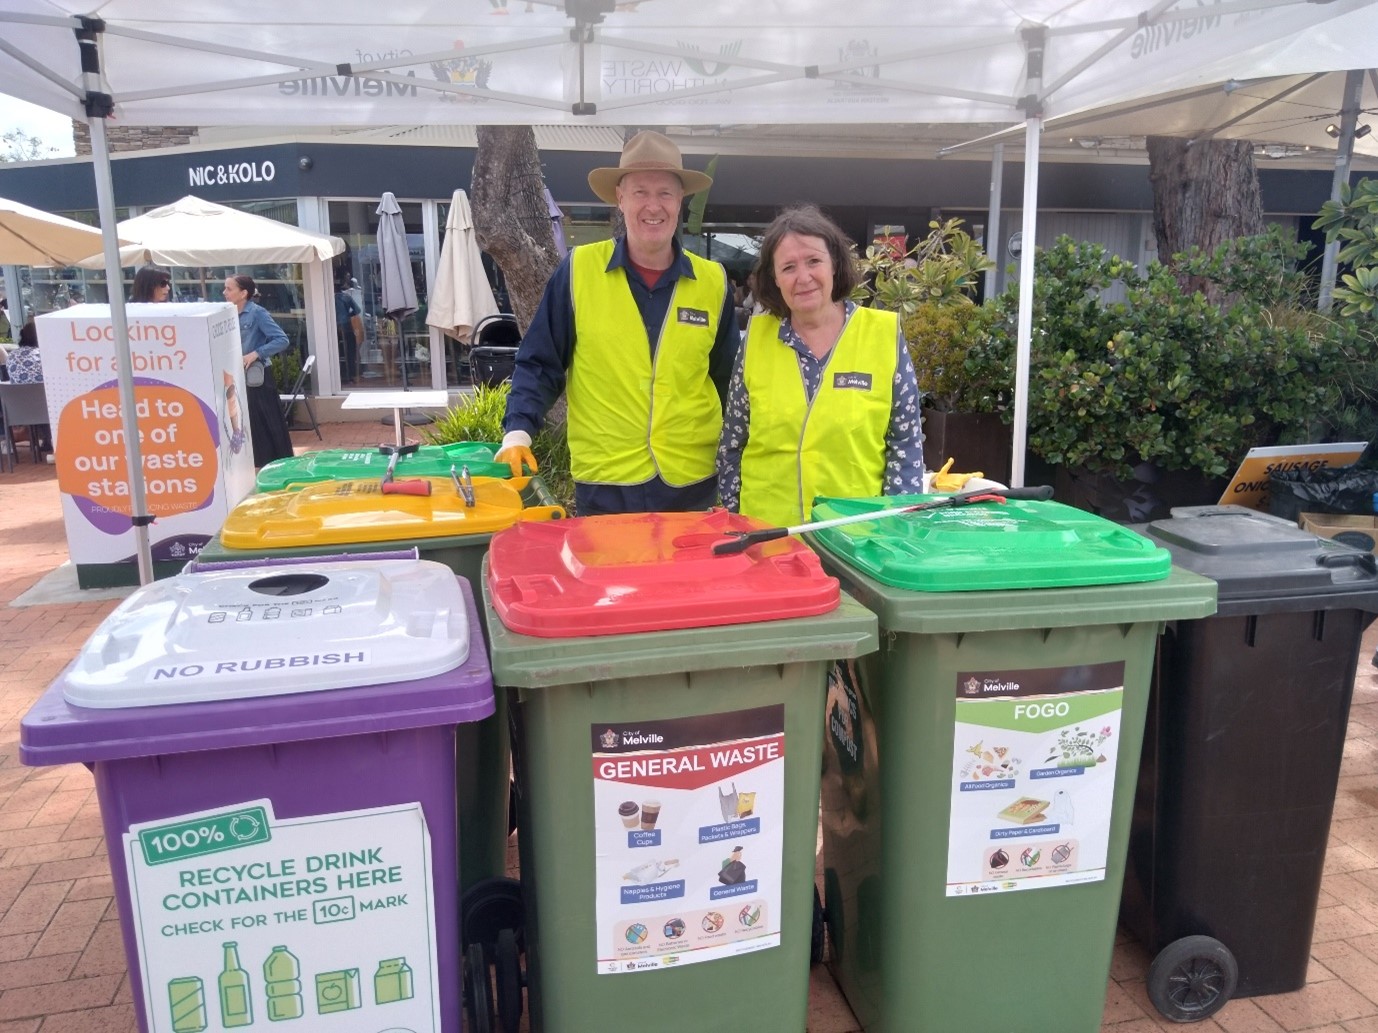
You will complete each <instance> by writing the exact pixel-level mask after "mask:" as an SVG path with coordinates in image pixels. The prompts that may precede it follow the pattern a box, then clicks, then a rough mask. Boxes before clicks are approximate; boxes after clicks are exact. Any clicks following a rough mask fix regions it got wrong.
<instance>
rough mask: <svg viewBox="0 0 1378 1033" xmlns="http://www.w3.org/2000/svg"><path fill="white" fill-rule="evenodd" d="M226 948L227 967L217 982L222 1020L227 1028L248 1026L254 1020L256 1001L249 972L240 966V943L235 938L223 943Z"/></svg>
mask: <svg viewBox="0 0 1378 1033" xmlns="http://www.w3.org/2000/svg"><path fill="white" fill-rule="evenodd" d="M221 946H223V947H224V948H225V968H224V971H222V972H221V973H220V978H219V979H218V980H217V984H218V985H219V987H220V1022H221V1024H222V1025H224V1027H225V1028H226V1029H233V1028H235V1027H236V1026H247V1025H249V1024H250V1023H251V1022H253V1021H254V1002H253V998H252V997H250V996H249V973H247V972H245V971H244V970H243V969H242V968H240V967H239V944H238V942H236V941H235V940H230V941H229V942H228V943H225V944H222V945H221Z"/></svg>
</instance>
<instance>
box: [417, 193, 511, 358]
mask: <svg viewBox="0 0 1378 1033" xmlns="http://www.w3.org/2000/svg"><path fill="white" fill-rule="evenodd" d="M497 311H498V303H497V302H496V301H495V300H493V288H492V287H490V286H489V285H488V276H487V274H486V273H484V271H483V253H482V252H481V251H480V250H479V246H478V238H477V237H476V236H475V235H474V214H473V212H472V211H471V210H470V208H469V195H468V194H466V193H465V192H464V191H463V190H456V191H455V192H454V196H453V197H452V198H450V215H449V217H448V218H447V219H446V220H445V243H444V244H442V245H441V247H440V268H439V269H437V270H436V276H435V286H434V287H432V288H431V295H430V305H429V307H428V308H427V309H426V323H427V325H428V326H433V327H435V328H436V329H437V330H439V331H440V332H441V333H443V334H445V335H446V336H448V337H453V338H454V339H455V340H456V341H459V342H460V343H461V344H468V343H469V342H470V340H471V339H472V337H473V333H474V327H476V326H477V325H478V323H479V320H481V319H483V317H484V316H491V315H494V314H495V313H496V312H497Z"/></svg>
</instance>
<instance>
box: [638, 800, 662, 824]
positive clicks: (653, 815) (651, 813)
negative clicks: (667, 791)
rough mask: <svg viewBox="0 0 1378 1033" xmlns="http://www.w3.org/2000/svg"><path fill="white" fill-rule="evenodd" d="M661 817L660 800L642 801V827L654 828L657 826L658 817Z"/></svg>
mask: <svg viewBox="0 0 1378 1033" xmlns="http://www.w3.org/2000/svg"><path fill="white" fill-rule="evenodd" d="M659 817H660V801H659V800H643V801H642V803H641V827H642V828H643V829H653V828H655V827H656V819H658V818H659Z"/></svg>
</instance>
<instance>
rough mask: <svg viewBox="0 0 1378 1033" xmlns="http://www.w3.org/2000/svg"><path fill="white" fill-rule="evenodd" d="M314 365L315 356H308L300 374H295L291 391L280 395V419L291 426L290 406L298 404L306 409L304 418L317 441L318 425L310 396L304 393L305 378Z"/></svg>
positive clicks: (319, 432) (318, 437)
mask: <svg viewBox="0 0 1378 1033" xmlns="http://www.w3.org/2000/svg"><path fill="white" fill-rule="evenodd" d="M315 364H316V356H314V355H308V356H307V357H306V361H305V362H303V363H302V364H301V372H300V373H298V374H297V382H296V383H295V384H293V385H292V390H291V391H290V392H288V393H287V394H285V395H282V396H281V397H282V418H283V419H284V420H286V421H287V426H288V427H289V428H290V427H291V426H292V406H294V405H296V404H297V403H298V402H300V403H301V404H302V405H303V406H305V407H306V416H307V418H308V419H309V420H310V421H311V429H312V430H314V431H315V432H316V438H317V439H318V440H324V439H323V438H321V428H320V425H319V424H317V423H316V410H315V409H313V408H312V407H311V396H310V395H309V394H307V393H306V378H307V377H309V376H310V375H311V367H313V366H314V365H315Z"/></svg>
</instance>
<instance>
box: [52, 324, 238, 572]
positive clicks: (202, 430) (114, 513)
mask: <svg viewBox="0 0 1378 1033" xmlns="http://www.w3.org/2000/svg"><path fill="white" fill-rule="evenodd" d="M127 315H128V326H129V353H130V364H131V369H132V372H133V380H134V415H135V417H136V423H137V428H138V445H139V452H140V460H139V464H140V467H141V469H140V470H138V471H134V473H136V474H139V475H141V476H142V479H143V486H144V495H145V500H146V508H147V512H148V513H149V515H150V516H152V517H153V518H154V524H153V527H152V532H151V534H150V538H151V542H152V546H153V558H154V559H155V560H171V561H181V560H185V559H188V558H190V557H192V556H194V555H195V554H196V553H197V552H199V551H200V548H201V546H202V545H204V544H205V542H207V541H208V540H209V539H210V536H211V535H213V534H214V533H215V532H216V530H217V529H218V528H219V526H220V524H221V523H222V522H223V520H224V517H225V514H226V513H228V512H229V509H230V507H232V506H233V505H234V504H235V503H236V502H238V501H239V500H240V499H242V498H243V497H244V496H245V495H247V494H248V493H249V492H250V491H252V489H253V459H252V457H251V455H250V453H249V450H248V449H247V448H245V436H246V430H247V425H246V420H247V418H248V414H247V412H246V410H245V408H244V406H243V405H242V404H241V403H242V399H243V398H244V386H243V380H244V374H243V362H242V360H241V358H240V348H239V327H238V322H237V320H236V319H235V316H234V310H233V308H232V307H231V306H229V305H226V304H223V303H219V302H217V303H214V304H209V303H206V304H203V303H194V304H142V305H130V306H128V307H127ZM38 340H39V349H40V352H41V354H42V356H43V372H44V387H45V393H46V395H47V399H48V411H49V413H50V414H51V417H52V418H51V421H50V422H51V423H52V424H53V430H54V444H55V461H56V464H57V475H58V488H59V489H60V490H61V492H62V505H63V514H64V517H65V518H66V522H67V539H68V545H69V548H70V550H71V553H72V559H73V561H74V562H75V563H77V565H78V567H79V569H80V568H81V567H82V566H84V565H87V564H105V563H118V562H122V561H124V560H126V559H129V558H132V556H133V553H134V545H133V535H132V530H131V526H132V521H131V516H132V513H133V505H132V502H133V493H134V489H133V484H132V479H131V476H130V475H131V471H130V468H129V451H128V450H129V444H128V441H127V440H126V429H125V424H124V418H123V406H122V404H121V400H120V391H119V382H118V369H117V359H116V351H115V335H114V329H113V325H112V323H111V320H110V308H109V306H108V305H79V306H76V307H73V308H69V309H64V310H62V311H61V312H53V313H49V314H47V315H44V316H40V317H39V318H38Z"/></svg>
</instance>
